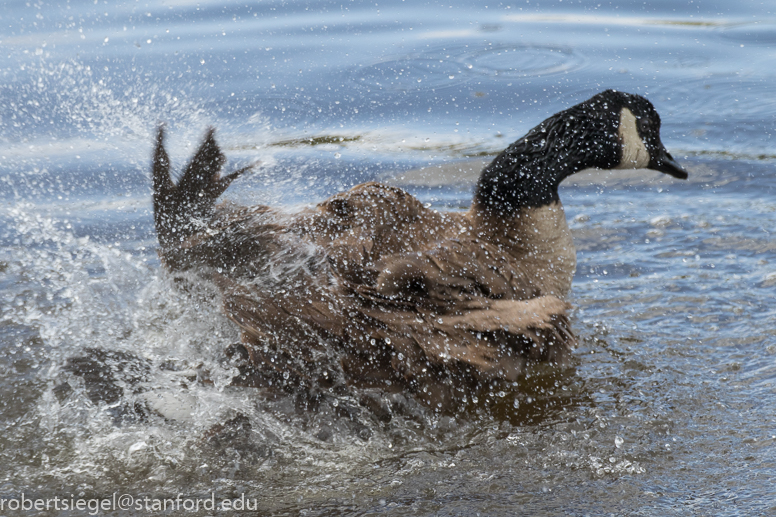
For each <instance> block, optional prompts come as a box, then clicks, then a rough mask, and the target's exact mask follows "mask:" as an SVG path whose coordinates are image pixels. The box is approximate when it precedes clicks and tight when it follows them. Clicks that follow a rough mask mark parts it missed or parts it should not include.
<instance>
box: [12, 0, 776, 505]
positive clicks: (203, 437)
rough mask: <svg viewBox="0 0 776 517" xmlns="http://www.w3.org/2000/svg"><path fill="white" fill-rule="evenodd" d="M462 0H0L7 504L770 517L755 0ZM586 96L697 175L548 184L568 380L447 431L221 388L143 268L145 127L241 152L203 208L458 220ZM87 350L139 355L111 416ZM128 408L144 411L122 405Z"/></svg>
mask: <svg viewBox="0 0 776 517" xmlns="http://www.w3.org/2000/svg"><path fill="white" fill-rule="evenodd" d="M486 3H487V2H468V3H467V2H446V3H418V2H412V3H411V2H405V1H396V0H391V1H385V2H383V1H380V0H378V1H376V2H371V3H356V2H349V1H340V2H313V1H311V2H299V3H295V2H262V3H260V4H257V5H245V3H236V2H209V1H200V2H188V1H186V0H180V1H170V2H165V3H163V4H161V5H157V3H155V2H154V3H144V2H142V1H140V2H125V3H121V2H119V3H116V2H110V1H104V0H95V1H94V2H82V3H79V2H61V3H54V4H50V3H43V2H34V1H32V2H6V3H5V4H4V9H3V10H2V13H0V27H2V28H0V47H1V48H2V52H3V55H4V59H3V60H2V62H0V78H1V79H2V80H0V157H2V161H0V352H2V353H0V429H1V430H2V431H1V432H0V465H2V466H3V467H2V469H0V498H2V499H5V500H9V501H10V500H11V499H13V498H18V497H20V495H21V494H22V493H24V494H26V496H27V497H28V498H32V497H44V498H51V497H54V496H59V497H71V494H72V496H73V497H76V498H110V497H111V495H112V494H113V493H118V494H130V495H131V496H132V497H134V498H138V499H139V498H142V497H151V498H154V497H156V498H164V497H175V495H176V494H179V493H181V494H184V496H187V497H200V498H209V497H210V496H211V494H215V497H216V498H218V499H225V498H232V499H235V498H240V497H241V496H245V497H246V498H249V499H251V500H256V501H258V504H259V507H260V508H261V511H260V512H259V513H260V514H262V515H264V514H266V515H339V514H358V515H371V514H381V515H476V514H478V513H479V514H481V515H514V514H532V515H554V514H559V513H561V512H568V513H571V514H580V515H581V514H592V515H596V514H628V515H656V516H657V515H667V514H682V515H684V514H690V515H765V514H772V513H774V512H776V495H775V494H776V491H775V490H774V486H775V485H776V416H775V415H776V412H775V411H774V408H775V407H776V404H775V403H774V395H775V394H776V304H774V296H773V293H774V289H775V288H776V239H774V237H773V235H772V232H773V231H774V229H776V178H775V177H774V161H775V160H776V145H775V144H776V142H774V136H773V134H774V129H776V128H775V127H774V125H775V124H774V121H775V120H776V95H774V84H776V67H774V66H773V63H774V53H775V52H776V14H775V13H774V11H775V10H776V4H773V3H772V2H764V3H763V2H747V1H737V2H732V1H699V0H694V1H687V2H674V1H672V2H667V1H658V2H647V3H644V2H619V3H608V2H602V3H601V4H599V5H598V7H595V8H593V7H588V6H586V5H585V4H583V3H575V2H571V1H568V0H565V1H561V0H558V1H553V2H542V3H537V2H535V1H533V0H530V1H524V2H515V3H513V4H509V3H506V4H504V3H494V4H493V5H490V4H487V5H486ZM224 4H226V5H224ZM606 88H616V89H621V90H624V91H628V92H632V93H639V94H642V95H645V96H646V97H648V98H649V99H650V100H651V101H652V102H653V103H654V104H655V106H656V108H657V109H658V111H659V113H660V114H661V117H662V120H663V130H662V135H663V142H664V143H665V144H666V146H667V147H668V149H669V150H670V151H671V152H672V154H673V155H674V157H676V158H677V159H678V160H679V161H680V162H681V163H682V164H683V165H684V166H685V167H686V168H687V170H688V171H689V172H690V180H689V181H687V182H680V181H675V180H672V179H670V178H667V177H661V178H658V177H657V176H658V175H657V174H653V173H649V172H646V171H644V172H638V173H634V174H627V175H626V174H617V173H616V172H612V173H607V174H605V175H603V176H601V175H598V176H586V177H585V176H579V177H572V178H570V180H569V181H568V182H567V184H566V185H565V186H564V187H563V188H562V189H561V197H562V199H563V202H564V204H565V206H566V212H567V215H568V218H569V223H570V226H571V228H572V230H573V232H574V236H575V241H576V244H577V249H578V261H579V265H578V270H577V274H576V277H575V283H574V287H573V291H572V295H571V300H570V301H571V302H572V303H573V305H574V310H573V313H572V324H573V328H574V330H575V332H576V333H577V335H578V337H579V347H578V349H577V350H576V352H575V360H574V364H573V365H572V367H571V368H569V369H567V370H563V371H559V372H555V373H551V374H543V375H538V376H534V377H532V378H527V379H525V380H523V381H521V382H520V383H518V384H517V385H514V386H508V387H506V388H505V389H504V390H501V391H499V392H495V391H494V392H490V393H483V394H481V398H482V399H483V400H482V401H480V403H479V405H477V406H476V407H473V408H472V409H471V410H470V411H468V412H467V413H466V414H465V415H464V416H463V417H462V418H459V419H452V418H449V417H440V416H437V415H433V414H427V413H424V412H422V411H421V412H419V413H418V414H417V415H416V416H415V417H414V418H396V419H394V420H392V421H391V422H389V423H381V422H378V421H377V420H375V419H374V418H372V417H370V416H369V414H366V413H363V412H362V413H358V412H357V411H355V413H353V414H355V415H356V416H355V417H354V418H353V419H349V418H341V417H336V415H335V416H332V415H333V413H322V414H315V415H311V414H309V413H307V412H304V411H297V410H296V409H295V408H294V401H293V400H284V399H283V398H282V397H281V398H273V397H268V396H264V395H262V394H261V393H260V392H259V391H258V390H250V389H236V388H230V387H229V386H228V382H229V379H230V378H231V375H232V374H233V370H232V369H231V368H230V366H229V365H228V364H226V363H224V361H223V350H224V348H225V347H226V346H227V345H229V344H230V343H233V342H235V341H236V340H237V339H238V336H237V331H236V330H235V328H234V327H233V326H232V325H231V324H230V323H229V322H228V320H226V319H225V318H224V317H223V316H222V315H221V314H220V312H219V307H218V303H217V302H216V301H214V302H213V304H209V303H198V302H195V301H193V300H192V299H191V298H190V297H188V296H187V295H186V294H185V293H182V292H181V291H180V290H179V289H176V287H175V285H174V282H173V281H172V280H171V279H170V278H169V277H168V276H167V275H166V274H165V273H164V272H163V271H162V270H161V268H160V264H159V260H158V258H157V256H156V251H155V250H156V246H157V241H156V235H155V232H154V230H153V223H152V213H151V203H150V199H151V181H150V175H149V163H150V156H151V148H152V141H153V135H154V132H155V129H156V126H157V124H158V123H159V122H162V121H163V122H165V123H166V124H167V127H168V149H169V151H170V154H171V158H172V160H173V164H174V166H177V167H178V168H180V167H182V166H183V165H184V164H185V162H186V160H187V159H188V157H189V156H190V155H191V154H192V153H193V150H194V149H195V148H196V146H197V145H198V143H199V141H200V139H201V138H202V136H203V134H204V132H205V130H206V128H207V127H208V126H214V127H216V128H217V137H218V139H219V141H220V142H221V143H222V144H223V147H224V150H225V152H226V154H227V155H228V157H229V159H230V164H229V165H228V167H237V166H241V165H245V164H247V163H251V162H255V161H260V162H261V165H260V166H259V167H257V169H256V170H255V171H254V172H253V173H251V174H250V175H247V176H245V177H243V178H242V179H240V180H238V181H237V182H235V184H234V185H233V186H232V187H231V188H230V189H229V190H228V191H227V193H226V194H225V197H226V198H228V199H231V200H234V201H237V202H242V203H251V204H253V203H272V204H283V205H286V206H288V207H289V209H293V208H294V207H299V206H301V205H305V204H309V203H315V202H317V201H319V200H321V199H323V198H325V197H326V196H328V195H330V194H333V193H335V192H337V191H340V190H342V189H344V188H347V187H349V186H351V185H353V184H356V183H360V182H363V181H366V180H372V179H382V180H386V181H391V182H393V183H394V184H397V185H400V186H404V187H405V188H407V189H408V190H410V191H411V192H413V193H414V194H416V195H417V196H419V197H420V198H421V199H422V200H423V201H424V202H426V203H431V204H432V205H433V206H435V207H438V208H440V209H460V208H463V207H466V206H468V203H469V200H470V195H471V188H472V178H473V176H472V173H471V172H468V173H460V172H458V171H459V169H466V168H467V167H468V168H469V169H471V168H472V167H473V165H472V164H473V163H474V164H476V163H479V162H477V161H476V160H479V161H480V162H481V161H482V160H484V159H485V158H484V157H487V156H489V155H492V154H494V153H497V152H498V151H499V150H501V149H502V148H504V147H506V146H507V145H508V144H509V143H510V142H512V141H514V140H515V139H517V138H518V137H520V136H521V135H522V134H524V133H525V132H526V131H527V130H529V129H530V128H531V127H533V126H534V125H536V124H538V123H539V122H541V121H542V120H543V119H544V118H546V117H547V116H549V115H551V114H552V113H555V112H557V111H559V110H561V109H564V108H566V107H568V106H571V105H573V104H576V103H577V102H580V101H582V100H585V99H587V98H588V97H590V96H592V95H593V94H595V93H597V92H599V91H601V90H603V89H606ZM470 160H475V161H473V162H472V161H470ZM451 164H452V167H453V170H452V172H451V169H450V167H451ZM421 168H426V169H425V170H421V171H418V169H421ZM178 170H180V169H178ZM467 170H468V169H467ZM95 348H96V349H103V350H113V351H117V352H122V353H125V354H127V355H126V356H120V357H125V358H127V357H136V358H141V362H142V365H146V366H142V367H138V368H140V369H141V370H143V368H147V371H146V370H143V372H144V373H143V374H142V375H139V377H138V378H139V379H140V381H138V382H139V384H136V385H134V384H133V385H130V384H129V380H131V379H129V377H131V376H129V377H121V379H123V381H121V382H127V384H126V386H125V387H126V391H125V394H124V395H122V397H121V399H120V400H119V401H118V402H116V403H112V404H105V403H100V404H94V403H92V402H91V401H90V400H89V398H88V396H87V390H86V388H85V386H84V385H83V382H82V381H81V380H80V379H79V378H78V377H75V376H72V375H70V374H69V373H68V372H67V369H66V364H67V361H68V359H69V358H72V357H77V356H80V355H83V354H84V353H86V352H85V351H87V350H88V349H95ZM116 361H117V362H116V365H118V366H117V367H122V368H123V367H124V366H122V364H124V365H125V363H122V361H121V360H118V359H117V360H116ZM136 364H137V363H136ZM196 369H199V370H200V371H201V370H207V371H208V372H209V378H210V379H211V380H212V383H208V384H206V383H200V382H191V381H190V377H191V375H193V374H191V373H190V372H191V371H193V370H196ZM128 379H129V380H128ZM342 403H343V404H349V403H351V401H347V400H343V401H342ZM135 404H146V405H149V404H150V405H151V406H153V407H156V406H154V404H158V405H159V407H160V408H161V407H162V406H164V408H166V409H163V410H160V411H158V412H156V413H152V414H150V415H149V416H147V417H146V418H138V419H135V420H133V419H131V418H124V417H122V413H121V411H120V410H121V409H122V408H126V407H134V405H135ZM354 407H356V408H358V404H357V403H355V404H354ZM162 415H166V416H162ZM240 415H241V416H240ZM230 419H232V422H233V423H234V422H237V424H235V425H233V426H232V427H233V428H232V429H229V430H227V431H226V432H221V433H220V434H218V432H215V434H214V426H218V425H219V424H221V423H223V422H225V421H229V420H230ZM322 431H326V432H325V433H322ZM6 511H7V510H6ZM87 513H88V512H80V513H79V512H72V511H64V510H63V511H60V512H57V511H54V510H51V511H49V512H48V513H46V514H50V515H84V514H87ZM144 513H148V512H145V511H144V510H138V509H130V510H127V511H121V510H119V509H112V510H110V511H107V512H106V514H110V515H127V514H133V515H141V514H144ZM168 513H170V514H174V512H168ZM190 513H191V514H197V513H198V514H202V515H205V514H212V513H214V512H208V511H205V510H202V511H200V512H190ZM216 513H218V512H216ZM222 513H223V512H222ZM232 513H234V512H232ZM237 513H239V512H237ZM249 513H250V514H255V512H249ZM0 514H3V515H4V513H3V511H0ZM8 514H9V515H11V514H13V515H20V514H24V512H23V511H21V510H20V511H18V512H15V513H14V512H11V513H8Z"/></svg>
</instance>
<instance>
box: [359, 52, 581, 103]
mask: <svg viewBox="0 0 776 517" xmlns="http://www.w3.org/2000/svg"><path fill="white" fill-rule="evenodd" d="M583 62H584V59H583V57H582V56H581V55H580V54H579V53H578V52H577V51H575V50H574V49H572V48H569V47H558V46H542V45H521V44H509V43H506V44H495V45H492V44H491V45H485V46H479V45H457V46H446V47H442V48H439V47H437V48H429V49H427V50H424V51H422V52H416V53H412V54H408V55H406V56H402V57H397V58H394V59H390V60H386V61H381V62H379V63H376V64H373V65H370V66H367V67H363V68H360V69H358V71H357V72H355V74H354V77H353V79H354V81H355V82H356V83H358V84H361V85H363V86H370V87H378V88H382V89H387V90H398V91H417V90H430V89H437V88H447V87H451V86H457V85H460V84H463V83H465V82H467V81H469V80H470V79H471V78H472V77H473V76H483V75H485V76H489V77H506V78H520V77H539V76H547V75H553V74H558V73H564V72H569V71H571V70H574V69H577V68H579V67H580V66H581V65H582V63H583Z"/></svg>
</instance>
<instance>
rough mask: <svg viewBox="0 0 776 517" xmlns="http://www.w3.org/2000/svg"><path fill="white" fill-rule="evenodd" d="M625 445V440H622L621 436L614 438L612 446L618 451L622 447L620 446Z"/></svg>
mask: <svg viewBox="0 0 776 517" xmlns="http://www.w3.org/2000/svg"><path fill="white" fill-rule="evenodd" d="M623 443H625V440H623V439H622V436H615V437H614V446H615V447H617V448H618V449H619V448H620V447H622V444H623Z"/></svg>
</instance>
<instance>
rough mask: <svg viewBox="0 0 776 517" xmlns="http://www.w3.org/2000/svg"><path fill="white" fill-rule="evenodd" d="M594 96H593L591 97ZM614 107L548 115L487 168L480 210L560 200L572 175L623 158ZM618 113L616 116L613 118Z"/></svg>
mask: <svg viewBox="0 0 776 517" xmlns="http://www.w3.org/2000/svg"><path fill="white" fill-rule="evenodd" d="M592 100H593V99H591V101H592ZM613 109H615V107H614V106H611V107H610V106H606V105H604V109H603V110H602V106H601V105H600V104H592V103H590V101H588V102H584V103H582V104H578V105H576V106H573V107H571V108H569V109H567V110H565V111H562V112H560V113H558V114H556V115H553V116H552V117H550V118H548V119H547V120H545V121H544V122H542V123H541V124H539V125H538V126H536V127H535V128H533V129H532V130H531V131H529V132H528V134H526V135H525V136H524V137H522V138H520V139H519V140H517V141H516V142H515V143H513V144H512V145H510V146H509V147H508V148H507V149H505V150H504V151H503V152H502V153H501V154H499V155H498V156H497V157H496V158H495V159H494V160H493V161H492V162H491V163H490V165H488V166H487V167H485V169H484V170H483V171H482V174H481V175H480V178H479V180H478V182H477V186H476V188H475V191H474V205H475V208H476V209H479V210H484V211H487V212H490V213H493V214H497V215H505V216H508V215H511V214H514V213H516V212H517V211H518V210H519V209H521V208H538V207H541V206H545V205H548V204H550V203H553V202H555V201H558V200H559V197H558V187H559V186H560V183H561V181H563V180H564V179H565V178H567V177H568V176H570V175H572V174H574V173H576V172H579V171H580V170H582V169H586V168H589V167H598V168H602V169H610V168H612V167H614V166H616V165H617V163H618V162H619V156H617V152H618V148H619V146H618V137H617V130H616V127H615V125H614V124H612V123H611V120H613V119H615V118H616V117H617V113H616V112H615V113H613V112H612V110H613ZM613 115H614V117H613Z"/></svg>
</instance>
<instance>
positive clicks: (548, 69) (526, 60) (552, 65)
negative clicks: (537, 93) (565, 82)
mask: <svg viewBox="0 0 776 517" xmlns="http://www.w3.org/2000/svg"><path fill="white" fill-rule="evenodd" d="M583 61H584V60H583V58H582V56H581V55H580V54H579V53H578V52H576V51H575V50H574V49H572V48H569V47H553V46H541V45H509V44H507V45H494V46H491V47H488V48H486V49H483V50H479V51H474V52H471V53H470V54H468V55H467V56H465V57H464V64H465V65H466V68H467V69H468V70H470V71H471V72H472V73H477V74H482V75H488V76H492V77H538V76H547V75H553V74H559V73H563V72H569V71H571V70H575V69H577V68H579V67H580V66H581V65H582V63H583Z"/></svg>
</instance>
